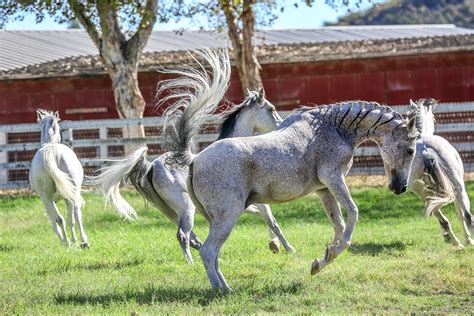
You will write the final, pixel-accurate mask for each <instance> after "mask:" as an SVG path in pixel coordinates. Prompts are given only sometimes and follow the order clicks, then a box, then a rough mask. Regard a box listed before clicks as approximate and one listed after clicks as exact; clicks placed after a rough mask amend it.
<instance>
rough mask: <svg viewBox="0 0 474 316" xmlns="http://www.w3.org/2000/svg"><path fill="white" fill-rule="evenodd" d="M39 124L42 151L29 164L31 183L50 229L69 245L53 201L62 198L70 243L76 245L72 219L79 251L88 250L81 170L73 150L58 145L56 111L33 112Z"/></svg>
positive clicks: (58, 130)
mask: <svg viewBox="0 0 474 316" xmlns="http://www.w3.org/2000/svg"><path fill="white" fill-rule="evenodd" d="M36 113H37V117H38V122H39V123H40V124H41V148H40V149H39V150H38V151H37V152H36V154H35V156H34V157H33V160H32V161H31V168H30V174H29V179H30V184H31V187H32V189H33V190H34V191H35V192H36V193H38V195H39V196H40V198H41V201H43V204H44V206H45V208H46V212H47V214H48V216H49V218H50V220H51V224H52V226H53V230H54V232H55V233H56V235H57V236H58V238H59V239H60V240H61V242H62V243H63V244H64V245H66V246H68V245H70V242H69V240H68V238H67V234H66V222H65V220H64V217H63V216H62V215H61V213H59V210H58V208H57V206H56V201H57V200H58V199H59V198H63V199H64V201H65V202H66V206H67V218H68V222H69V225H70V229H71V238H72V242H73V243H75V242H76V240H77V238H76V233H75V230H74V224H75V220H77V223H78V225H79V233H80V237H81V248H88V247H89V242H88V240H87V235H86V233H85V231H84V227H83V224H82V213H81V208H82V206H83V205H84V200H83V199H82V197H81V186H82V181H83V179H84V171H83V170H82V166H81V163H80V162H79V159H78V158H77V156H76V154H75V153H74V151H72V150H71V149H70V148H69V147H67V146H66V145H63V144H61V143H60V142H61V132H60V128H59V124H58V122H59V114H58V112H54V113H53V112H50V111H46V110H38V111H36Z"/></svg>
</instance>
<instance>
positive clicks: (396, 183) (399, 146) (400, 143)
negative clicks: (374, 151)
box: [380, 114, 420, 195]
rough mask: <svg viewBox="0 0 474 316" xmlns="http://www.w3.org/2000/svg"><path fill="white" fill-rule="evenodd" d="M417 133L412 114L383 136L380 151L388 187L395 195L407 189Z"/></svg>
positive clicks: (414, 117) (414, 118)
mask: <svg viewBox="0 0 474 316" xmlns="http://www.w3.org/2000/svg"><path fill="white" fill-rule="evenodd" d="M419 134H420V132H419V131H418V129H417V127H416V116H415V115H413V114H412V115H411V116H410V117H409V118H408V119H406V120H405V121H404V122H402V123H401V124H399V125H398V126H397V127H395V128H394V129H392V130H391V132H387V133H385V134H384V136H383V142H382V145H381V147H380V149H381V150H380V152H381V155H382V159H383V163H384V168H385V173H386V174H387V176H388V179H389V185H388V188H389V189H390V191H393V192H394V193H395V194H397V195H398V194H401V193H403V192H405V191H406V189H407V186H408V178H409V176H410V169H411V164H412V162H413V158H414V157H415V152H416V145H415V142H416V138H417V137H418V135H419Z"/></svg>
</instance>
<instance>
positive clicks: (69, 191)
mask: <svg viewBox="0 0 474 316" xmlns="http://www.w3.org/2000/svg"><path fill="white" fill-rule="evenodd" d="M41 150H42V158H43V163H44V166H45V168H46V172H47V173H48V174H49V176H50V177H51V178H52V179H53V181H54V183H55V185H56V190H57V192H58V194H59V195H60V196H61V197H63V198H64V199H65V200H67V201H69V202H71V203H72V204H74V205H76V206H77V207H79V208H80V207H82V206H83V205H84V200H83V199H82V197H81V188H80V187H77V186H76V185H75V184H74V182H73V180H72V179H71V177H70V176H69V174H67V173H66V172H64V171H62V170H61V169H59V165H58V157H59V154H58V144H44V145H43V146H42V148H41Z"/></svg>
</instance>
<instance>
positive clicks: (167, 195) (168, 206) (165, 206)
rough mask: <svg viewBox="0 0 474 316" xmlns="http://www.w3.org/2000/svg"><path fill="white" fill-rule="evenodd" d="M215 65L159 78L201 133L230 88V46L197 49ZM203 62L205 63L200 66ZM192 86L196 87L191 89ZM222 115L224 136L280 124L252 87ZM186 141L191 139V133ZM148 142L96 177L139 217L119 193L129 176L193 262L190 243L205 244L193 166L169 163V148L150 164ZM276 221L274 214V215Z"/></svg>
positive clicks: (123, 208)
mask: <svg viewBox="0 0 474 316" xmlns="http://www.w3.org/2000/svg"><path fill="white" fill-rule="evenodd" d="M194 53H196V54H198V55H199V56H200V57H201V58H202V59H203V60H204V61H206V62H207V63H208V64H209V66H210V68H211V70H212V79H210V78H209V77H208V75H207V71H206V70H205V69H204V68H202V69H201V70H202V71H198V70H196V69H192V68H185V69H184V70H168V71H167V72H168V73H172V74H177V75H179V76H180V77H178V78H177V79H170V80H167V81H165V82H162V83H160V89H159V91H158V93H160V92H163V91H166V90H170V89H171V90H173V91H174V92H173V93H172V94H170V95H168V96H167V97H166V98H164V99H162V100H163V101H165V100H170V99H175V100H176V102H175V104H174V106H176V107H188V104H193V108H194V109H196V110H197V111H196V112H190V111H188V112H187V113H186V114H189V116H188V117H187V118H186V119H187V120H189V121H192V122H193V125H192V128H194V130H193V131H192V133H191V134H193V135H194V134H196V133H197V132H198V131H199V129H200V128H201V126H202V125H203V124H204V123H205V120H206V119H207V116H206V115H205V113H201V111H203V109H204V110H208V109H212V111H213V110H215V109H216V108H217V106H218V104H219V102H220V101H221V100H222V98H223V97H224V93H225V92H226V91H227V87H228V82H229V79H230V69H231V68H230V62H229V57H228V55H227V51H224V52H222V53H219V52H217V51H216V52H214V51H212V50H203V51H202V52H199V51H195V52H194ZM201 67H202V66H201ZM191 91H192V92H191ZM220 119H221V120H223V123H222V126H221V129H220V134H219V139H223V138H230V137H239V136H250V135H253V134H256V133H265V132H269V131H272V130H275V129H276V128H277V126H278V125H279V124H280V123H281V118H280V116H279V115H278V113H277V112H276V110H275V107H274V106H273V105H272V104H271V103H269V102H268V101H266V100H265V98H264V95H263V90H262V91H261V93H256V92H251V93H250V95H249V96H248V97H247V98H246V100H245V101H244V102H242V103H241V104H240V105H237V106H235V107H233V108H232V109H230V110H229V111H226V112H224V113H222V114H221V115H220ZM186 141H189V142H191V138H189V139H187V140H186ZM146 153H147V147H143V148H140V149H138V150H137V151H135V152H134V153H132V154H131V155H129V156H128V157H126V158H124V159H121V160H118V161H116V162H115V163H114V164H113V165H111V166H108V167H105V168H103V169H102V170H101V171H102V173H101V174H100V175H99V176H97V177H96V178H95V181H96V182H97V184H98V185H99V187H100V189H101V191H102V192H103V194H104V195H105V197H106V199H107V200H110V201H111V202H112V204H113V205H114V206H115V208H116V209H117V211H118V212H119V213H121V214H122V215H124V216H125V217H126V218H132V217H135V216H136V213H135V210H134V209H133V208H132V206H130V204H128V202H127V201H125V199H123V197H122V196H121V195H120V191H119V187H120V183H121V182H122V181H123V180H125V179H129V180H130V181H131V183H132V184H133V185H134V187H135V188H136V190H137V191H138V192H139V193H140V194H141V195H142V196H143V197H144V198H145V199H146V200H148V201H150V202H152V203H153V204H154V205H155V206H156V207H157V208H158V209H159V210H160V211H161V212H162V213H163V214H164V215H165V216H166V217H168V218H169V219H170V220H171V221H172V222H173V223H175V224H176V225H177V226H178V234H177V237H178V241H179V243H180V246H181V248H182V250H183V253H184V255H185V258H186V260H187V261H188V262H189V263H192V256H191V252H190V251H189V246H191V247H193V248H196V249H200V247H201V245H202V243H201V241H200V240H199V239H198V238H197V236H196V235H195V234H194V232H193V231H192V228H193V225H194V214H195V207H194V205H193V203H192V201H191V199H190V197H189V194H188V190H187V184H186V181H187V178H188V173H189V171H188V168H187V167H185V168H174V167H170V166H168V165H167V163H166V161H167V159H168V158H169V156H170V153H164V154H163V155H161V156H160V157H158V158H156V159H155V160H154V161H152V162H151V163H150V162H149V161H148V160H147V158H146ZM248 212H250V213H253V214H256V215H259V216H262V217H263V218H265V219H267V218H272V219H273V215H272V213H271V209H270V207H269V206H268V205H252V206H250V207H249V208H248ZM273 220H274V219H273ZM278 238H279V239H280V241H281V242H282V243H283V245H284V247H285V249H286V250H287V251H294V250H293V248H292V247H291V245H290V244H289V243H288V241H286V239H285V238H284V236H283V234H282V233H280V234H279V236H278ZM269 246H270V249H271V250H272V251H274V252H276V251H278V239H277V237H275V234H274V233H273V230H270V242H269Z"/></svg>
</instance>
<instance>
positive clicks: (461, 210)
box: [454, 188, 474, 245]
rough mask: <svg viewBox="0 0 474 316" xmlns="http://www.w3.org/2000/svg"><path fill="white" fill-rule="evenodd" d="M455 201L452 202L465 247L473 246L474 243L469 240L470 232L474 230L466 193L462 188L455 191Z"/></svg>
mask: <svg viewBox="0 0 474 316" xmlns="http://www.w3.org/2000/svg"><path fill="white" fill-rule="evenodd" d="M456 191H457V192H456V200H455V201H454V203H455V207H456V213H457V215H458V218H459V220H460V221H461V225H462V228H463V230H464V237H465V239H466V244H467V245H474V241H473V240H472V239H471V232H470V230H474V226H473V223H472V220H473V218H472V214H471V212H470V202H469V197H468V196H467V192H466V190H465V189H464V188H462V189H459V190H456Z"/></svg>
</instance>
